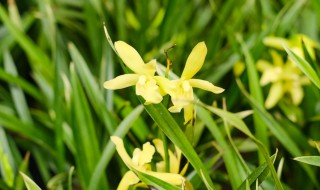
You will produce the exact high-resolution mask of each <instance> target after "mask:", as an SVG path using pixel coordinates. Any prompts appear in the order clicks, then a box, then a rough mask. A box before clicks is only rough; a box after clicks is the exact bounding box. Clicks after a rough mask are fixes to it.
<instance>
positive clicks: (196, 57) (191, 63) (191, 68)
mask: <svg viewBox="0 0 320 190" xmlns="http://www.w3.org/2000/svg"><path fill="white" fill-rule="evenodd" d="M206 55H207V47H206V44H205V43H204V42H200V43H198V44H197V45H196V46H195V47H194V48H193V49H192V51H191V53H190V55H189V57H188V59H187V62H186V65H185V67H184V70H183V72H182V75H181V78H184V79H191V78H192V77H193V76H194V75H195V74H196V73H197V72H198V71H199V70H200V69H201V67H202V65H203V63H204V59H205V57H206Z"/></svg>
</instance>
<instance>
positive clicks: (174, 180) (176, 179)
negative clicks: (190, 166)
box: [144, 171, 184, 185]
mask: <svg viewBox="0 0 320 190" xmlns="http://www.w3.org/2000/svg"><path fill="white" fill-rule="evenodd" d="M144 173H146V174H148V175H151V176H153V177H156V178H158V179H161V180H162V181H165V182H167V183H170V184H172V185H181V184H182V182H183V180H184V179H183V177H182V176H181V175H179V174H173V173H162V172H153V171H145V172H144Z"/></svg>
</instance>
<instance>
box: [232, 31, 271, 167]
mask: <svg viewBox="0 0 320 190" xmlns="http://www.w3.org/2000/svg"><path fill="white" fill-rule="evenodd" d="M237 38H238V41H239V42H240V44H241V48H242V52H243V54H244V57H245V63H246V67H247V74H248V82H249V88H250V93H251V95H252V97H253V98H254V99H255V100H256V101H257V102H258V103H259V104H260V105H263V95H262V89H261V86H260V83H259V77H258V71H257V69H256V65H255V62H254V59H253V57H252V55H251V53H250V51H249V49H248V47H247V45H246V44H245V42H244V41H243V39H242V37H241V36H240V35H237ZM253 121H254V126H255V133H256V136H257V138H258V139H259V140H260V141H261V142H262V143H263V144H264V145H265V146H266V147H267V151H269V147H270V145H269V144H270V143H269V139H268V132H267V126H266V125H265V123H264V122H263V120H262V119H261V117H260V116H259V115H258V114H256V113H255V112H254V114H253ZM259 161H260V163H262V161H263V155H262V153H261V152H260V151H259Z"/></svg>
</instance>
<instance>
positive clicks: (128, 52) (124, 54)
mask: <svg viewBox="0 0 320 190" xmlns="http://www.w3.org/2000/svg"><path fill="white" fill-rule="evenodd" d="M114 46H115V48H116V50H117V52H118V54H119V56H120V58H121V59H122V61H123V62H124V64H125V65H126V66H127V67H129V68H130V69H131V70H132V71H133V72H135V73H137V74H147V75H154V73H155V71H156V64H155V60H152V61H151V62H149V63H148V64H145V63H144V61H143V59H142V58H141V56H140V55H139V53H138V52H137V51H136V50H135V49H134V48H133V47H132V46H130V45H129V44H127V43H125V42H123V41H117V42H115V43H114Z"/></svg>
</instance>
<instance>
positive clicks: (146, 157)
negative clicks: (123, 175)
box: [139, 142, 156, 165]
mask: <svg viewBox="0 0 320 190" xmlns="http://www.w3.org/2000/svg"><path fill="white" fill-rule="evenodd" d="M155 151H156V149H155V148H154V146H152V145H151V144H150V142H147V143H144V144H143V146H142V152H141V155H140V158H139V165H144V164H146V163H149V162H151V160H152V157H153V154H154V153H155Z"/></svg>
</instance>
